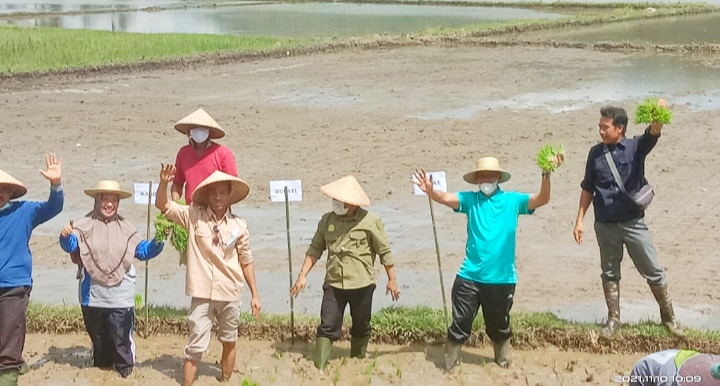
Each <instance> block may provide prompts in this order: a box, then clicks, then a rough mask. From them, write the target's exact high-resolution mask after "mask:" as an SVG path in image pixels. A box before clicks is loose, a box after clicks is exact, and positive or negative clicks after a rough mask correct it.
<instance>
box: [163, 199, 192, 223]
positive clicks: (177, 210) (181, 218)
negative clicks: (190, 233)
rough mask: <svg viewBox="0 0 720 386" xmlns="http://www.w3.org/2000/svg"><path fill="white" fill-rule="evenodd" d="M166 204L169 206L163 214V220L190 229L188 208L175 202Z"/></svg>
mask: <svg viewBox="0 0 720 386" xmlns="http://www.w3.org/2000/svg"><path fill="white" fill-rule="evenodd" d="M168 204H170V206H169V207H168V210H166V211H165V213H163V215H164V216H165V218H167V219H168V220H170V221H172V222H174V223H176V224H178V225H180V226H181V227H183V228H185V229H188V228H189V227H190V206H188V205H180V204H178V203H177V202H175V201H168Z"/></svg>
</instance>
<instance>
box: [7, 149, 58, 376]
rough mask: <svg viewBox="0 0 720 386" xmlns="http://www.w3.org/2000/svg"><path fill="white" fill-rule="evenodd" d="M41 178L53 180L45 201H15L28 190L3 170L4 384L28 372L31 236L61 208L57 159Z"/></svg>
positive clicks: (50, 156)
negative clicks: (24, 350)
mask: <svg viewBox="0 0 720 386" xmlns="http://www.w3.org/2000/svg"><path fill="white" fill-rule="evenodd" d="M45 164H46V167H47V169H46V170H44V171H43V170H40V174H42V175H43V177H45V178H46V179H48V180H49V181H50V198H49V199H48V200H47V201H45V202H35V201H17V199H18V198H20V197H22V196H24V195H25V194H26V193H27V188H26V187H25V185H23V184H22V182H20V181H18V180H17V179H15V178H14V177H12V176H11V175H9V174H8V173H6V172H4V171H2V170H0V385H1V386H15V385H17V382H18V376H19V375H20V373H21V372H25V371H26V370H27V364H26V363H25V360H24V359H23V356H22V353H23V349H24V348H25V327H26V316H27V306H28V302H29V300H30V291H31V290H32V285H33V280H32V254H31V253H30V246H29V243H30V237H31V235H32V231H33V230H34V229H35V228H36V227H37V226H38V225H40V224H42V223H45V222H46V221H48V220H50V219H52V218H53V217H55V216H57V215H58V214H59V213H60V212H61V211H62V209H63V203H64V196H63V190H62V184H61V181H60V180H61V176H62V170H61V166H60V162H59V161H58V160H57V159H56V158H55V155H54V154H48V155H47V156H46V157H45Z"/></svg>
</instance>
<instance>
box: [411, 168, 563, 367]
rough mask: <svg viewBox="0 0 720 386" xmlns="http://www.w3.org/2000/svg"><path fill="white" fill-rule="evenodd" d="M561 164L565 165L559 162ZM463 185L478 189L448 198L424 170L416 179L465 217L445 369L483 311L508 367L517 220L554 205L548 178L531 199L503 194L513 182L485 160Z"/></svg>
mask: <svg viewBox="0 0 720 386" xmlns="http://www.w3.org/2000/svg"><path fill="white" fill-rule="evenodd" d="M558 163H562V160H558ZM463 178H464V180H465V181H466V182H468V183H470V184H473V185H475V186H477V190H475V191H464V192H458V193H445V192H441V191H437V190H434V189H433V181H432V180H431V179H430V178H429V177H428V175H427V174H426V173H425V171H424V170H418V171H416V173H415V174H414V180H415V183H416V184H417V185H418V187H419V188H420V189H421V190H422V191H423V192H425V193H426V194H427V195H428V196H429V197H430V198H431V199H432V200H433V201H436V202H438V203H440V204H443V205H446V206H448V207H450V208H452V209H453V210H454V211H455V212H456V213H464V214H465V215H466V216H467V218H468V221H467V232H468V238H467V244H466V247H465V260H464V261H463V263H462V265H461V266H460V269H459V270H458V273H457V276H456V278H455V283H454V284H453V288H452V294H451V297H452V314H453V315H452V316H453V322H452V324H451V325H450V328H448V333H447V343H446V346H445V368H446V370H450V369H452V368H453V367H454V366H455V365H457V364H458V363H459V360H460V348H461V347H462V345H463V344H464V343H465V342H466V341H467V340H468V338H470V334H471V333H472V323H473V320H475V317H476V316H477V313H478V310H479V309H480V308H482V313H483V319H484V320H485V332H486V333H487V335H488V337H489V338H490V340H491V341H492V342H493V348H494V351H495V362H496V363H497V364H498V365H499V366H500V367H503V368H507V367H508V366H509V365H510V338H511V337H512V330H511V329H510V308H511V307H512V304H513V295H514V293H515V284H516V283H517V273H516V271H515V235H516V231H517V226H518V217H519V215H531V214H533V212H534V211H535V209H537V208H539V207H541V206H543V205H545V204H547V203H548V202H549V201H550V173H549V172H543V175H542V184H541V187H540V193H538V194H534V195H530V194H526V193H518V192H514V191H504V190H502V189H501V188H500V186H499V184H501V183H503V182H506V181H508V180H509V179H510V173H508V172H507V171H505V170H503V169H502V168H500V163H499V161H498V160H497V159H496V158H494V157H484V158H481V159H479V160H478V161H477V163H476V167H475V169H474V170H472V171H471V172H469V173H467V174H465V176H464V177H463Z"/></svg>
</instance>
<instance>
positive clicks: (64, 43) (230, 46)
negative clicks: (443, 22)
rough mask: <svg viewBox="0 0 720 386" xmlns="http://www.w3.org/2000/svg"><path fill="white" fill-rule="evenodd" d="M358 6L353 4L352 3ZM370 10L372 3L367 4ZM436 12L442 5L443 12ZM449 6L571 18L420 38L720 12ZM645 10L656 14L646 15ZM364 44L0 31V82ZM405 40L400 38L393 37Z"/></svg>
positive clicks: (679, 7) (674, 7)
mask: <svg viewBox="0 0 720 386" xmlns="http://www.w3.org/2000/svg"><path fill="white" fill-rule="evenodd" d="M371 1H373V2H379V3H403V4H405V3H408V4H413V3H417V4H430V2H428V1H410V2H405V1H387V0H371ZM348 2H354V1H348ZM363 2H367V1H363ZM436 5H437V4H436ZM442 5H459V6H460V5H461V6H508V7H520V8H543V9H544V10H547V11H551V12H556V13H565V14H569V16H568V17H565V18H561V19H532V20H511V21H504V22H499V23H477V24H472V25H468V26H464V27H461V28H445V27H437V28H430V29H428V30H426V31H424V32H421V33H419V34H413V35H414V36H418V37H423V38H448V37H455V38H457V37H460V38H463V37H478V36H491V35H499V34H503V33H508V32H513V33H515V32H527V31H537V30H543V29H553V28H562V27H571V26H587V25H593V24H600V23H609V22H617V21H629V20H636V19H644V18H658V17H666V16H680V15H688V14H699V13H709V12H718V11H719V10H720V7H717V6H712V5H707V4H653V3H644V4H640V3H638V4H630V3H614V4H586V3H567V4H560V3H557V4H544V3H540V2H535V1H532V2H524V3H523V2H521V3H507V2H492V3H488V4H484V3H472V2H467V1H456V2H450V3H449V4H444V3H443V4H442ZM646 7H653V8H655V11H654V12H647V11H646V10H645V8H646ZM358 38H364V39H366V40H368V43H372V42H373V41H377V40H378V39H387V38H388V37H381V38H377V37H376V36H375V35H374V34H372V35H370V36H366V37H354V38H349V39H341V40H332V39H320V40H299V39H283V38H274V37H263V36H236V35H198V34H137V33H118V32H107V31H90V30H64V29H59V28H20V27H10V26H0V74H3V73H28V72H45V71H51V70H65V69H73V68H87V67H96V66H107V65H127V64H138V63H143V62H158V61H163V60H169V59H177V58H182V57H189V56H197V55H200V54H220V53H233V54H236V53H241V54H242V53H248V54H251V53H259V52H270V51H272V52H275V53H278V52H284V51H285V50H293V49H298V48H304V49H305V51H306V52H315V51H318V50H322V49H323V48H327V49H333V47H337V46H343V45H344V46H347V47H353V46H354V43H353V42H354V41H357V39H358ZM390 38H391V39H398V38H400V36H399V35H398V36H391V37H390Z"/></svg>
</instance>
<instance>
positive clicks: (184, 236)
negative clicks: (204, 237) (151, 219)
mask: <svg viewBox="0 0 720 386" xmlns="http://www.w3.org/2000/svg"><path fill="white" fill-rule="evenodd" d="M177 203H178V204H180V205H185V200H183V199H180V200H178V201H177ZM168 237H170V244H172V246H173V247H174V248H175V250H176V251H178V253H179V254H180V265H183V264H186V263H187V242H188V233H187V230H186V229H185V228H183V227H181V226H180V225H178V224H176V223H174V222H172V221H170V220H168V219H167V218H166V217H165V216H163V214H162V213H158V215H157V217H155V241H157V242H162V241H165V240H166V239H167V238H168Z"/></svg>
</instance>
